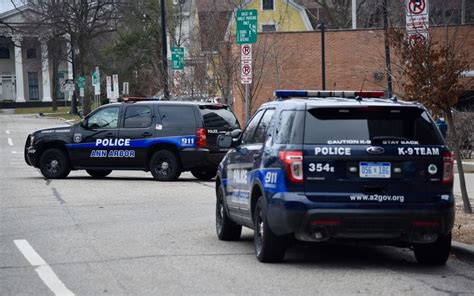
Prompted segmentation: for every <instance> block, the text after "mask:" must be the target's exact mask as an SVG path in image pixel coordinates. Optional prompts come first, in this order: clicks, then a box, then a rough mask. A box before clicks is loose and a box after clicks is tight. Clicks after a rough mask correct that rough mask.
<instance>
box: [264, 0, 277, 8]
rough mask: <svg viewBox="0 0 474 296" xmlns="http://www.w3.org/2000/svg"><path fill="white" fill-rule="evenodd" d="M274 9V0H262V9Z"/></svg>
mask: <svg viewBox="0 0 474 296" xmlns="http://www.w3.org/2000/svg"><path fill="white" fill-rule="evenodd" d="M273 9H275V3H274V0H262V10H273Z"/></svg>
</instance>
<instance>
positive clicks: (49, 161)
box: [39, 148, 71, 179]
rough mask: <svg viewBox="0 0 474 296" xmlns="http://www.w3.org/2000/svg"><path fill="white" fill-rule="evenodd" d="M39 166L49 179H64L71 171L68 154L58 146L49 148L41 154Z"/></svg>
mask: <svg viewBox="0 0 474 296" xmlns="http://www.w3.org/2000/svg"><path fill="white" fill-rule="evenodd" d="M39 168H40V170H41V174H43V176H44V177H45V178H47V179H63V178H66V177H67V175H69V173H70V172H71V166H70V165H69V161H68V159H67V156H66V154H65V153H64V152H63V151H62V150H60V149H57V148H50V149H47V150H46V151H44V152H43V154H41V157H40V160H39Z"/></svg>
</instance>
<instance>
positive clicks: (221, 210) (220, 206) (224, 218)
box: [216, 189, 242, 241]
mask: <svg viewBox="0 0 474 296" xmlns="http://www.w3.org/2000/svg"><path fill="white" fill-rule="evenodd" d="M216 232H217V237H218V238H219V239H220V240H223V241H234V240H238V239H239V238H240V234H241V233H242V226H240V225H238V224H237V223H235V222H234V221H232V220H231V219H230V218H229V216H228V215H227V212H226V210H225V205H224V194H223V192H222V189H218V190H217V196H216Z"/></svg>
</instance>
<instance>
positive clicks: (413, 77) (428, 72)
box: [388, 27, 473, 213]
mask: <svg viewBox="0 0 474 296" xmlns="http://www.w3.org/2000/svg"><path fill="white" fill-rule="evenodd" d="M457 28H459V27H457ZM450 33H451V34H450ZM453 34H460V32H457V31H456V27H453V28H446V36H450V35H453ZM467 34H468V36H466V38H473V37H472V36H471V37H469V35H472V32H468V33H467ZM388 38H389V39H390V43H391V45H392V47H393V48H394V51H393V52H394V53H395V55H396V56H397V57H398V59H399V61H398V63H395V66H396V67H397V68H398V70H399V71H398V74H399V77H398V79H399V80H400V85H401V87H402V91H403V97H404V98H405V99H407V100H413V101H419V102H421V103H423V104H424V105H425V106H426V107H428V108H429V109H430V110H432V112H435V113H437V114H444V115H445V117H446V119H447V121H448V126H449V132H450V134H451V137H452V139H453V142H454V145H453V146H454V147H453V148H454V154H455V158H456V162H457V168H458V172H459V180H460V185H461V192H462V199H463V203H464V211H465V212H466V213H472V208H471V205H470V202H469V197H468V194H467V190H466V181H465V178H464V170H463V167H462V162H461V153H460V142H461V139H459V138H458V135H457V130H456V128H455V123H454V119H453V112H452V108H453V107H454V106H455V105H456V103H457V102H458V100H459V97H460V95H461V94H462V93H463V92H464V91H465V90H466V88H467V87H468V85H466V82H465V81H463V80H462V73H463V72H464V71H466V70H468V69H469V66H470V64H471V63H472V57H469V55H468V54H467V53H466V52H465V51H464V50H463V49H462V44H459V42H458V41H457V40H458V39H457V38H446V40H445V42H439V41H436V40H435V39H434V38H433V36H431V37H430V38H429V39H428V40H427V41H423V40H419V39H415V40H413V39H411V38H407V36H406V35H405V32H404V31H402V30H400V29H392V30H390V32H389V33H388ZM462 39H464V38H462ZM466 40H467V39H466ZM467 83H472V80H471V81H470V82H467Z"/></svg>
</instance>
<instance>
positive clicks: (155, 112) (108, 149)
mask: <svg viewBox="0 0 474 296" xmlns="http://www.w3.org/2000/svg"><path fill="white" fill-rule="evenodd" d="M238 128H239V123H238V121H237V118H236V117H235V115H234V114H233V113H232V112H231V111H230V110H229V109H228V107H227V106H225V105H222V104H213V103H197V102H164V101H141V102H132V103H115V104H108V105H105V106H102V107H100V108H98V109H96V110H95V111H93V112H92V113H91V114H89V115H88V116H87V117H86V118H84V119H83V120H82V121H81V122H80V123H78V124H75V125H72V126H66V127H59V128H49V129H44V130H39V131H37V132H35V133H33V134H31V135H29V136H28V138H27V140H26V144H25V160H26V162H27V163H28V164H29V165H31V166H34V167H37V168H39V169H40V170H41V173H42V174H43V175H44V177H46V178H49V179H57V178H65V177H66V176H67V175H68V174H69V172H70V171H71V170H79V169H85V170H86V171H87V172H88V173H89V174H90V175H91V176H92V177H97V178H100V177H105V176H107V175H108V174H110V173H111V172H112V170H144V171H151V173H152V175H153V177H154V178H155V179H156V180H160V181H171V180H176V179H177V178H178V177H179V175H180V174H181V172H183V171H191V173H192V174H193V175H194V176H195V177H196V178H198V179H200V180H209V179H212V178H213V177H214V176H215V175H216V170H217V165H218V164H219V162H220V161H221V160H222V158H223V157H224V155H225V153H226V152H227V150H228V149H222V148H219V147H217V144H216V140H217V136H218V135H219V134H220V133H225V132H226V131H230V130H235V129H238Z"/></svg>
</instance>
